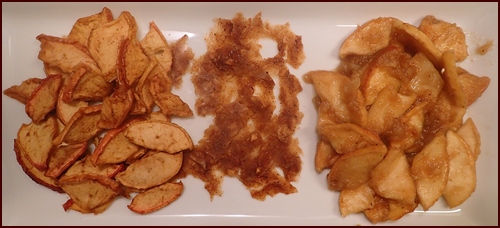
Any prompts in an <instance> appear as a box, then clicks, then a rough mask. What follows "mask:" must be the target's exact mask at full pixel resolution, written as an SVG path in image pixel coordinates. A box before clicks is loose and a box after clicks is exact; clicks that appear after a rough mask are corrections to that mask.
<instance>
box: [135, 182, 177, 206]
mask: <svg viewBox="0 0 500 228" xmlns="http://www.w3.org/2000/svg"><path fill="white" fill-rule="evenodd" d="M183 191H184V185H183V184H182V182H181V181H179V182H177V183H165V184H162V185H160V186H157V187H154V188H152V189H149V190H147V191H145V192H141V193H139V194H137V195H136V196H135V197H134V199H132V202H131V203H130V204H129V205H127V207H128V208H129V209H130V210H131V211H133V212H136V213H139V214H147V213H151V212H153V211H157V210H159V209H161V208H164V207H166V206H168V205H169V204H171V203H172V202H173V201H175V200H176V199H177V198H179V197H180V196H181V194H182V192H183Z"/></svg>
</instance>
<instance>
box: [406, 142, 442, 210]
mask: <svg viewBox="0 0 500 228" xmlns="http://www.w3.org/2000/svg"><path fill="white" fill-rule="evenodd" d="M448 160H449V158H448V152H447V151H446V137H445V135H444V134H439V135H437V136H435V137H434V139H433V140H432V141H431V142H430V143H429V144H427V145H426V146H425V147H424V148H423V149H422V151H420V152H419V153H418V154H417V155H415V157H414V158H413V162H412V164H411V168H410V172H411V175H412V177H413V179H414V180H415V186H416V188H417V196H418V200H419V202H420V204H421V205H422V208H423V210H424V211H427V210H429V208H431V207H432V206H433V205H434V203H436V201H437V200H438V199H439V198H440V197H441V195H443V191H444V188H445V187H446V183H447V182H448V171H449V166H448Z"/></svg>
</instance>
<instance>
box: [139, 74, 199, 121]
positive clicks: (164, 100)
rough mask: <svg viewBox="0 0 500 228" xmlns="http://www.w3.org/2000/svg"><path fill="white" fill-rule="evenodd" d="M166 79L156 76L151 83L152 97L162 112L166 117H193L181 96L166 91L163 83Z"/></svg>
mask: <svg viewBox="0 0 500 228" xmlns="http://www.w3.org/2000/svg"><path fill="white" fill-rule="evenodd" d="M164 78H165V77H159V76H158V75H155V76H153V77H152V78H151V81H150V82H149V88H150V91H151V95H152V96H153V98H154V101H155V103H156V104H157V105H158V107H159V108H160V111H161V112H162V113H163V114H165V115H176V116H193V111H192V110H191V108H190V107H189V105H188V104H186V103H185V102H184V101H182V99H181V98H180V97H179V96H177V95H175V94H173V93H171V92H170V91H168V90H165V86H163V85H162V82H161V80H162V79H164Z"/></svg>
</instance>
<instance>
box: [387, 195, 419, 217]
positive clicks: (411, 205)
mask: <svg viewBox="0 0 500 228" xmlns="http://www.w3.org/2000/svg"><path fill="white" fill-rule="evenodd" d="M387 203H388V204H389V215H388V219H389V220H392V221H396V220H398V219H400V218H402V217H403V216H404V215H406V214H408V213H410V212H413V211H414V210H415V208H417V206H418V203H416V202H415V201H413V202H406V201H404V200H403V201H400V200H393V199H387Z"/></svg>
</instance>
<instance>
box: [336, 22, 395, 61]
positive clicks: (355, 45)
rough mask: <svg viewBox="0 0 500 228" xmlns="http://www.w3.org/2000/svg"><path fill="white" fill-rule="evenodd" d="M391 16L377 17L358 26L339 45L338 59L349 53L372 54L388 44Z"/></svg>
mask: <svg viewBox="0 0 500 228" xmlns="http://www.w3.org/2000/svg"><path fill="white" fill-rule="evenodd" d="M393 20H394V18H392V17H379V18H376V19H372V20H370V21H368V22H366V23H364V24H363V25H361V26H359V27H358V28H357V29H356V31H354V32H353V33H351V35H349V37H347V38H346V39H345V41H344V43H342V46H341V47H340V51H339V52H340V59H344V58H345V57H346V56H349V55H372V54H374V53H375V52H377V51H378V50H380V49H382V48H384V47H386V46H387V45H389V41H390V39H391V29H392V21H393Z"/></svg>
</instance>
